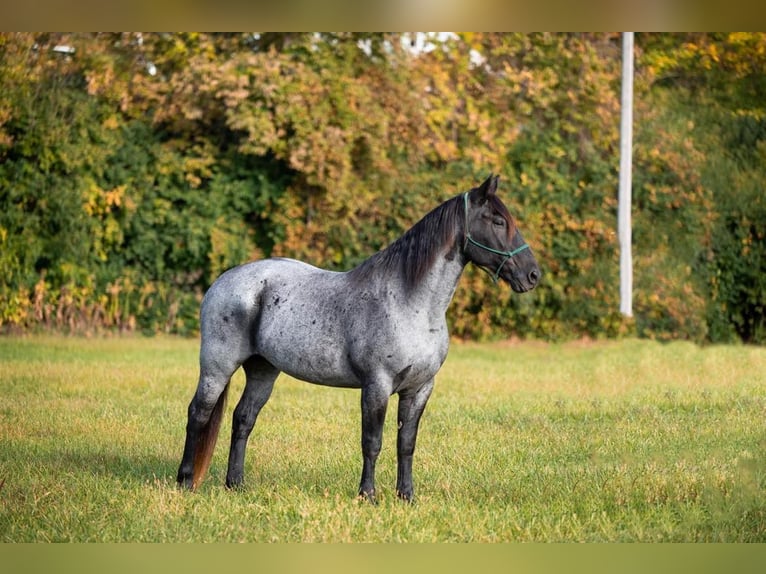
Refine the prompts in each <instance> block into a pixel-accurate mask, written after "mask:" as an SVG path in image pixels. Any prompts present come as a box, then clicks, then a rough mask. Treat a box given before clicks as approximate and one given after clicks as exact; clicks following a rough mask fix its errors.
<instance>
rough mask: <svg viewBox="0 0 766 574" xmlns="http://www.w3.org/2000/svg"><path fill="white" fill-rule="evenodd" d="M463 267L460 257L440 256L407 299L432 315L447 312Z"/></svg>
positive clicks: (463, 263) (440, 314)
mask: <svg viewBox="0 0 766 574" xmlns="http://www.w3.org/2000/svg"><path fill="white" fill-rule="evenodd" d="M463 269H465V262H464V261H462V257H459V256H458V257H453V258H447V257H446V256H440V257H438V258H437V259H436V261H435V262H434V264H433V265H432V266H431V268H430V269H429V270H428V273H426V274H425V276H424V277H423V279H422V281H421V282H420V283H419V284H418V286H417V287H416V288H415V289H414V290H413V291H412V292H411V293H410V295H409V298H408V299H409V301H410V302H411V303H412V304H414V305H417V306H418V307H419V308H427V309H428V311H429V314H430V315H432V316H435V315H438V316H442V315H444V314H445V313H446V312H447V307H449V304H450V302H451V301H452V297H453V296H454V294H455V289H457V284H458V282H459V281H460V276H461V275H462V274H463Z"/></svg>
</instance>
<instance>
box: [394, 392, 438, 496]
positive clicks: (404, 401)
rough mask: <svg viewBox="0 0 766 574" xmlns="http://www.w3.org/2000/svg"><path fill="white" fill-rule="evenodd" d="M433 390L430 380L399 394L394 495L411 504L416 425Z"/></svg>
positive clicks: (416, 435) (416, 434)
mask: <svg viewBox="0 0 766 574" xmlns="http://www.w3.org/2000/svg"><path fill="white" fill-rule="evenodd" d="M433 388H434V380H433V379H431V380H429V381H427V382H426V383H424V384H423V386H421V387H420V388H418V389H415V390H408V391H403V392H401V393H399V423H398V426H399V432H398V434H397V436H396V458H397V471H396V494H397V496H398V497H399V498H401V499H403V500H406V501H407V502H412V497H413V495H414V488H413V486H412V457H413V454H414V453H415V441H416V440H417V437H418V425H419V424H420V417H421V415H422V414H423V410H425V408H426V403H427V402H428V398H429V397H430V396H431V391H432V390H433Z"/></svg>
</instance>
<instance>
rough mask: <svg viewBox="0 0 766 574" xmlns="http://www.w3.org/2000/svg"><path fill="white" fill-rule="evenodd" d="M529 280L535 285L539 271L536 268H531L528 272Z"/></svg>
mask: <svg viewBox="0 0 766 574" xmlns="http://www.w3.org/2000/svg"><path fill="white" fill-rule="evenodd" d="M528 277H529V282H530V283H532V284H533V285H537V282H538V281H539V280H540V272H539V271H538V270H537V269H533V270H532V271H530V272H529V275H528Z"/></svg>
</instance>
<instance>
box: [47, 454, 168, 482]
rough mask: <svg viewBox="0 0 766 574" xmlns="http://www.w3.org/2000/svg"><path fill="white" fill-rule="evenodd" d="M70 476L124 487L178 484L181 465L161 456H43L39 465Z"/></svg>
mask: <svg viewBox="0 0 766 574" xmlns="http://www.w3.org/2000/svg"><path fill="white" fill-rule="evenodd" d="M35 464H36V465H39V466H42V467H50V468H51V469H58V470H60V471H63V472H65V473H68V474H75V475H80V476H84V477H87V476H94V477H100V478H105V479H109V480H114V481H117V482H119V483H120V484H122V485H123V486H135V485H146V484H171V483H172V484H175V471H176V468H177V466H176V465H177V464H178V461H177V460H175V459H174V458H171V457H170V456H163V455H160V454H157V453H138V452H123V451H120V450H119V449H117V448H109V449H102V450H95V449H94V450H90V449H89V450H73V449H68V450H63V451H59V452H51V453H49V454H47V455H43V456H41V457H40V458H39V459H38V460H37V461H36V463H35Z"/></svg>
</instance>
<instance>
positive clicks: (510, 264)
mask: <svg viewBox="0 0 766 574" xmlns="http://www.w3.org/2000/svg"><path fill="white" fill-rule="evenodd" d="M497 180H498V176H492V175H490V176H489V177H488V178H487V180H486V181H485V182H484V183H482V184H481V185H480V186H479V187H477V188H474V189H472V190H471V191H468V192H466V193H465V194H464V195H463V203H464V206H465V237H464V241H463V253H464V254H465V257H466V258H467V259H468V260H469V261H472V262H473V263H474V264H476V265H478V266H479V267H481V268H483V269H484V270H485V271H488V272H489V273H490V274H491V275H492V277H493V279H494V280H495V281H497V279H498V278H499V279H503V280H505V281H507V282H508V283H509V284H510V286H511V288H512V289H513V290H514V291H516V292H517V293H524V292H525V291H529V290H530V289H534V288H535V286H536V285H537V283H538V281H539V280H540V267H539V266H538V265H537V260H536V259H535V256H534V255H532V250H531V249H530V248H529V245H527V244H526V243H525V242H524V238H523V237H522V236H521V233H520V232H519V230H518V228H517V227H516V223H515V222H514V220H513V217H511V214H510V213H509V212H508V208H506V207H505V205H504V204H503V202H502V201H500V199H499V198H498V197H497V195H496V192H497Z"/></svg>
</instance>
